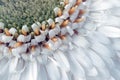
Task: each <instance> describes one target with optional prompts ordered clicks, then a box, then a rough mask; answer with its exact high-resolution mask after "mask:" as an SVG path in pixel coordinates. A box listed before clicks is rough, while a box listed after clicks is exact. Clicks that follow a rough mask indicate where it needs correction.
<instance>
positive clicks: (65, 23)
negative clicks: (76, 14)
mask: <svg viewBox="0 0 120 80" xmlns="http://www.w3.org/2000/svg"><path fill="white" fill-rule="evenodd" d="M68 23H69V20H65V21H64V22H63V23H62V24H61V26H62V27H66V26H67V25H68Z"/></svg>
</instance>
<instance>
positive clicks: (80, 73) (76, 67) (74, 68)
mask: <svg viewBox="0 0 120 80" xmlns="http://www.w3.org/2000/svg"><path fill="white" fill-rule="evenodd" d="M68 60H69V63H70V68H71V69H70V70H71V72H72V74H73V75H74V76H75V77H78V78H81V79H83V80H84V78H85V72H84V69H83V67H81V65H80V64H79V63H78V62H77V61H76V60H75V58H74V57H73V56H72V55H69V57H68Z"/></svg>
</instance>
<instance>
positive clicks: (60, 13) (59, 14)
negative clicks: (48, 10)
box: [57, 9, 62, 17]
mask: <svg viewBox="0 0 120 80" xmlns="http://www.w3.org/2000/svg"><path fill="white" fill-rule="evenodd" d="M57 15H58V16H59V17H60V16H62V10H61V9H59V11H58V14H57Z"/></svg>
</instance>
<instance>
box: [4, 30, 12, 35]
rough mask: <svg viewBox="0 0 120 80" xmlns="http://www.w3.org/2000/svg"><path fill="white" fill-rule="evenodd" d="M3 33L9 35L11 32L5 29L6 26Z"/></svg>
mask: <svg viewBox="0 0 120 80" xmlns="http://www.w3.org/2000/svg"><path fill="white" fill-rule="evenodd" d="M4 31H5V34H6V35H7V36H11V34H10V32H9V30H8V29H7V28H5V30H4Z"/></svg>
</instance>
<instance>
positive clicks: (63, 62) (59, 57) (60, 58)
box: [54, 51, 70, 71]
mask: <svg viewBox="0 0 120 80" xmlns="http://www.w3.org/2000/svg"><path fill="white" fill-rule="evenodd" d="M54 58H55V60H56V61H57V63H58V64H59V67H60V68H61V69H63V70H64V71H69V70H70V65H69V62H68V60H67V58H66V57H65V55H64V54H63V53H62V52H61V51H57V52H56V53H55V54H54Z"/></svg>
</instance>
